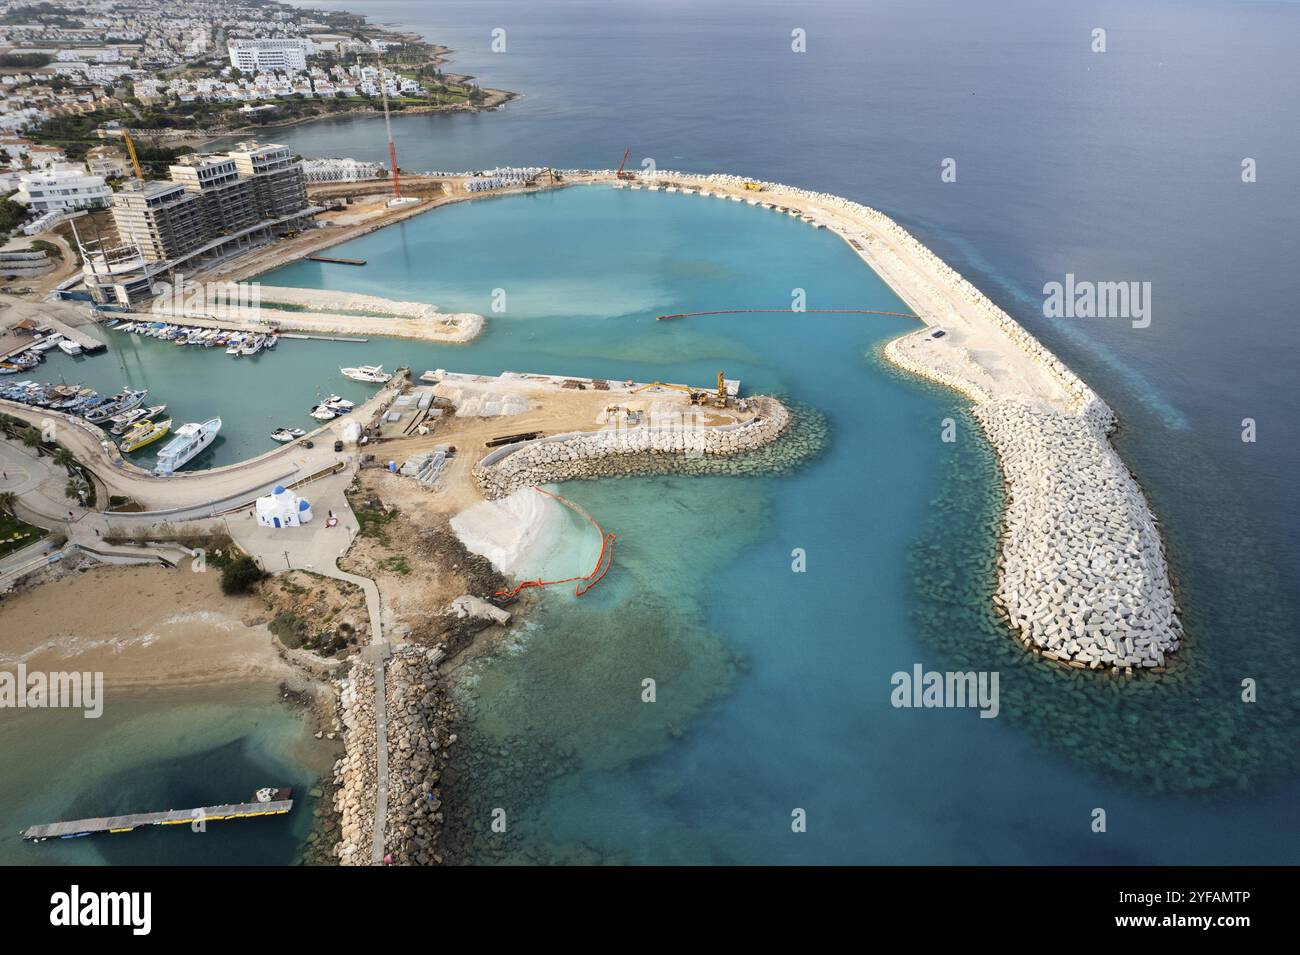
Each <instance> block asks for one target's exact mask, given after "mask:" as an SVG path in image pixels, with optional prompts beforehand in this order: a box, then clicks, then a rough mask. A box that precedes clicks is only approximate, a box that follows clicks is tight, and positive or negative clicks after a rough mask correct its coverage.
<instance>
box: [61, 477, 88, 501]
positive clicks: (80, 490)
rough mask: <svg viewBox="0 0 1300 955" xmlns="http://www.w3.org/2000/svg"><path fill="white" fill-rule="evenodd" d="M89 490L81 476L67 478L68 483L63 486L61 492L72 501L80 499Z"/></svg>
mask: <svg viewBox="0 0 1300 955" xmlns="http://www.w3.org/2000/svg"><path fill="white" fill-rule="evenodd" d="M89 490H90V485H88V484H87V483H86V482H85V481H83V480H82V479H81V478H76V477H74V478H68V483H67V484H65V485H64V486H63V493H64V494H66V495H67V496H68V497H69V498H71V499H72V500H74V501H80V500H81V499H82V498H83V497H84V496H85V494H86V492H87V491H89Z"/></svg>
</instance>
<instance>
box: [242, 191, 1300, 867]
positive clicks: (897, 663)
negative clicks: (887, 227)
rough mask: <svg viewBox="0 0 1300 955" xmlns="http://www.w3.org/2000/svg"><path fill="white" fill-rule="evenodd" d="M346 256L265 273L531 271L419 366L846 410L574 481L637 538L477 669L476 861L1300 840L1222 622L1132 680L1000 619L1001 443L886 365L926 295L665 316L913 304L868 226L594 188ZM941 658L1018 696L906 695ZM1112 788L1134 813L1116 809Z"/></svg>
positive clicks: (471, 816) (1132, 852) (430, 278)
mask: <svg viewBox="0 0 1300 955" xmlns="http://www.w3.org/2000/svg"><path fill="white" fill-rule="evenodd" d="M337 251H338V252H339V254H341V255H346V256H356V257H362V258H366V259H368V260H369V262H370V265H368V266H366V267H365V268H364V269H351V268H346V267H338V266H336V267H330V266H328V265H320V264H317V263H299V264H295V265H293V266H289V267H287V268H284V269H281V270H278V271H276V272H274V273H272V274H270V275H267V276H264V277H263V278H264V280H265V281H267V282H268V283H272V284H290V285H292V284H301V285H306V286H312V287H327V288H343V289H349V290H353V291H367V292H377V293H380V294H390V295H394V296H398V297H411V298H416V299H421V300H425V301H433V302H436V303H438V304H439V305H441V306H443V307H446V308H449V309H469V310H480V311H483V310H486V309H487V308H489V307H490V304H489V303H490V301H491V295H492V292H493V290H494V289H497V288H503V289H505V290H506V293H507V301H508V311H507V312H506V313H505V314H490V316H489V317H490V325H489V329H488V332H487V333H486V335H485V336H484V337H483V338H482V339H481V340H480V341H478V342H476V343H474V344H473V345H471V346H469V347H466V348H450V347H432V346H411V345H398V344H393V345H385V346H376V351H378V350H379V348H381V347H382V348H388V347H392V348H394V349H396V350H398V351H399V352H400V353H401V355H402V356H404V360H405V362H406V363H410V364H412V365H413V367H414V368H415V369H416V370H417V371H419V370H420V368H421V365H420V360H419V359H421V358H422V359H425V361H426V363H427V364H428V365H430V366H437V367H447V368H449V369H453V370H466V371H475V372H486V373H495V372H499V371H502V370H531V371H546V372H555V373H563V374H584V375H608V376H611V377H623V376H627V377H636V378H640V379H650V378H655V377H657V378H663V379H667V380H681V381H689V382H694V383H704V382H708V381H710V380H711V379H712V377H713V375H714V374H716V370H717V369H718V368H720V367H721V368H725V370H726V372H727V374H728V376H729V377H738V378H741V379H742V380H743V381H744V383H745V389H746V391H748V392H751V393H753V392H776V393H783V394H788V395H791V396H794V397H796V398H797V399H798V400H800V401H802V402H806V403H807V404H809V405H811V406H812V407H814V408H815V409H817V410H818V411H820V412H821V413H822V414H824V415H825V416H826V419H827V422H828V425H829V429H830V444H829V447H828V449H827V450H826V452H825V453H824V454H823V455H822V456H821V457H819V458H818V459H816V460H815V461H813V462H811V463H809V464H808V465H807V466H806V467H805V468H803V469H802V470H801V471H799V472H798V473H797V474H795V475H793V476H786V477H709V478H671V479H627V480H617V481H609V482H597V483H588V482H579V483H573V484H569V485H566V486H564V487H563V489H562V490H563V493H564V494H565V495H566V496H568V497H570V498H572V499H573V500H575V501H577V502H578V503H580V504H582V505H583V506H584V507H585V508H587V509H588V510H589V511H590V512H591V513H592V514H593V515H594V516H596V518H597V519H598V520H599V521H600V522H601V523H602V525H603V526H604V527H605V528H606V529H607V530H612V531H614V532H615V533H617V534H618V535H619V544H618V551H617V558H616V561H615V567H614V571H613V572H612V573H611V575H610V577H608V578H607V579H606V581H604V582H602V584H601V585H600V587H598V588H597V589H596V590H595V591H593V592H592V593H591V594H589V595H588V596H586V597H584V598H582V599H581V600H578V599H575V598H574V597H573V596H572V595H570V594H568V593H564V592H548V593H547V595H546V596H545V597H544V598H543V600H542V602H541V604H540V606H538V607H537V608H536V609H535V611H534V612H533V613H531V614H530V615H529V619H528V622H527V623H526V624H525V625H524V626H523V627H521V628H519V630H518V631H517V632H516V633H515V634H514V635H513V637H512V640H511V643H510V647H509V649H508V651H507V652H504V653H502V654H500V655H499V656H497V657H496V658H493V659H491V660H489V661H485V662H482V663H480V664H477V665H476V668H475V672H474V673H473V674H472V675H471V677H470V678H469V680H468V684H469V685H468V687H467V692H466V694H465V697H466V700H467V701H468V703H469V705H470V706H471V710H472V714H473V727H472V728H471V730H470V737H471V738H470V744H471V745H470V746H468V747H467V748H466V750H465V753H466V757H465V763H464V765H463V767H462V768H463V770H464V771H465V774H466V777H467V779H468V785H469V789H470V792H469V795H470V807H469V810H468V814H467V815H466V816H465V817H463V818H461V819H460V820H458V825H457V827H455V831H456V833H457V835H459V836H460V837H462V839H463V842H464V847H465V848H466V850H467V851H468V852H469V853H470V854H471V856H472V857H474V858H478V859H480V860H484V861H489V860H512V861H513V860H521V859H525V860H538V861H553V860H563V859H593V858H600V859H615V860H622V861H635V862H687V861H689V862H775V861H802V862H849V861H867V862H902V861H917V862H920V861H925V862H1013V863H1015V862H1058V863H1060V862H1085V861H1092V862H1172V861H1193V860H1200V861H1248V860H1256V861H1258V860H1261V859H1268V860H1273V861H1283V860H1287V859H1289V858H1291V853H1292V848H1291V846H1290V844H1289V843H1288V842H1287V841H1286V840H1279V839H1277V838H1276V836H1277V833H1278V831H1279V830H1283V831H1292V830H1293V827H1294V823H1293V822H1291V821H1289V817H1288V815H1287V814H1286V813H1285V811H1284V806H1285V805H1286V800H1287V799H1288V798H1290V797H1289V792H1290V790H1289V784H1286V785H1283V787H1282V788H1281V789H1278V788H1276V785H1277V783H1276V775H1275V771H1276V770H1277V769H1278V768H1279V759H1281V758H1282V757H1283V754H1285V753H1286V752H1288V751H1289V747H1290V746H1291V745H1292V743H1293V736H1292V735H1291V731H1290V730H1288V729H1287V727H1286V725H1285V723H1284V722H1279V719H1278V714H1277V712H1276V711H1275V710H1273V709H1271V708H1270V709H1269V710H1263V709H1261V710H1260V711H1258V712H1259V714H1260V715H1258V716H1256V711H1253V710H1250V709H1249V708H1246V707H1243V706H1242V705H1241V704H1240V703H1239V702H1237V697H1236V693H1235V692H1234V685H1235V678H1236V674H1237V673H1239V672H1241V671H1240V668H1241V667H1243V666H1251V665H1252V662H1253V661H1252V660H1251V658H1250V657H1249V655H1247V657H1246V658H1245V659H1243V658H1242V657H1241V656H1240V655H1239V654H1237V653H1235V652H1234V649H1233V647H1232V646H1231V645H1228V646H1223V645H1218V646H1215V647H1213V648H1210V647H1207V646H1205V644H1204V643H1201V642H1194V646H1195V648H1196V652H1194V653H1189V654H1188V655H1187V657H1188V660H1189V661H1190V663H1189V665H1188V666H1186V667H1185V668H1184V669H1183V670H1182V671H1181V672H1179V673H1177V674H1174V675H1171V676H1169V677H1168V678H1167V679H1165V680H1151V679H1146V680H1134V681H1132V682H1130V683H1122V682H1120V681H1115V680H1113V679H1110V678H1099V677H1096V676H1095V675H1089V674H1083V675H1079V674H1075V673H1065V672H1062V671H1060V670H1059V669H1057V668H1054V667H1048V666H1044V665H1041V664H1037V663H1034V662H1033V661H1032V660H1030V659H1029V658H1027V657H1026V656H1025V655H1024V654H1023V652H1022V651H1020V650H1019V649H1018V647H1017V646H1016V645H1015V644H1014V643H1012V641H1011V640H1010V638H1009V637H1008V636H1007V635H1006V633H1005V631H1004V630H1002V628H1001V627H1000V625H998V624H996V622H995V621H992V620H991V619H990V614H989V602H988V594H989V593H990V592H991V588H992V582H993V554H994V549H995V540H996V526H997V515H998V509H999V505H1000V498H999V491H998V481H997V475H996V470H995V467H994V464H993V461H992V458H991V456H990V454H989V451H988V449H987V447H986V446H985V445H984V443H983V441H982V440H981V439H980V437H979V436H978V432H977V431H976V430H975V429H974V426H973V425H972V423H971V422H970V421H969V419H968V418H967V417H966V416H965V415H964V413H963V411H962V402H961V401H959V400H958V399H956V398H955V397H954V396H952V395H950V394H948V393H946V392H944V391H942V390H939V389H935V388H932V387H929V386H926V385H923V384H919V383H916V382H914V381H911V380H908V379H905V378H904V377H903V376H900V375H897V374H895V373H893V372H892V371H890V370H888V369H887V368H886V367H885V366H884V365H882V363H881V362H880V361H879V360H878V359H877V358H876V356H875V354H874V349H875V348H876V347H877V346H878V344H879V343H880V342H882V341H884V340H886V339H887V338H889V337H891V336H893V335H895V334H898V333H900V332H902V331H904V330H906V329H907V328H909V327H911V326H910V323H909V322H907V321H906V320H901V319H884V318H871V319H866V320H864V319H861V318H835V317H829V316H814V315H805V316H800V317H792V316H753V315H749V316H732V317H721V316H720V317H714V318H707V319H693V320H687V321H681V322H675V323H658V322H655V321H654V316H655V315H656V314H661V313H669V312H678V311H693V310H707V309H709V308H724V307H728V306H732V307H735V306H738V305H747V306H764V305H780V304H782V303H785V302H788V301H789V297H790V294H791V290H792V289H793V288H796V287H799V288H806V289H815V290H816V294H815V296H813V297H812V298H811V299H810V302H809V304H810V306H826V307H833V306H861V307H867V308H883V309H896V308H898V307H899V303H898V301H897V299H896V298H895V297H894V296H893V295H892V293H891V292H890V291H889V290H888V289H887V288H886V287H884V286H883V285H882V283H881V282H880V281H879V280H878V279H877V278H876V276H874V275H873V274H872V273H871V272H869V271H868V270H866V269H865V268H864V267H862V266H861V265H860V264H859V263H858V261H857V259H856V257H855V256H853V255H852V253H851V252H850V250H849V249H848V248H847V247H846V246H845V245H844V244H843V243H842V242H841V240H839V239H838V238H836V237H834V236H832V235H830V234H828V233H825V232H815V231H813V230H811V229H810V228H809V227H808V226H806V225H804V224H802V223H799V222H796V221H793V220H790V219H788V218H786V217H784V216H779V215H775V214H772V213H768V212H766V211H764V210H761V209H755V208H752V207H749V206H746V205H743V204H736V203H730V202H725V201H719V200H708V199H704V198H702V197H689V196H682V195H670V194H662V193H661V194H649V193H633V192H621V191H616V190H610V189H608V188H603V187H592V188H575V189H569V190H564V191H562V192H559V193H553V194H548V195H544V196H530V197H515V198H500V199H491V200H486V201H480V202H475V203H468V204H463V205H459V206H454V207H449V208H447V209H443V210H438V211H436V212H434V213H431V214H429V215H427V216H421V217H417V218H415V219H413V220H410V221H409V222H407V223H405V224H404V225H402V226H399V227H397V228H395V229H393V230H389V231H387V232H382V233H375V234H372V235H370V236H367V237H364V238H362V239H359V240H357V241H355V242H351V243H347V244H346V245H344V246H341V247H339V248H338V250H337ZM285 354H286V355H287V354H289V353H288V352H287V351H286V352H285ZM416 356H418V358H417V357H416ZM279 357H283V356H279ZM394 360H397V359H394ZM949 416H951V417H953V418H955V419H956V421H957V422H958V430H959V439H958V441H957V442H956V444H953V445H946V444H943V443H942V442H941V441H940V440H939V433H940V428H941V422H942V420H943V419H944V418H945V417H949ZM795 548H802V549H803V550H804V551H805V552H806V554H807V560H808V570H807V572H806V573H803V574H796V573H793V572H792V571H791V559H792V557H791V554H792V551H793V550H794V549H795ZM1207 642H1208V641H1207ZM1258 649H1259V650H1263V649H1264V648H1258ZM915 663H921V664H923V665H924V666H925V667H927V668H929V669H938V670H946V669H958V668H960V669H989V670H998V671H999V672H1000V673H1001V696H1002V713H1001V715H1000V716H999V717H998V718H997V719H992V720H981V719H978V718H977V717H976V714H975V713H974V712H973V711H970V710H964V711H936V710H925V711H917V710H900V709H894V708H892V707H891V706H890V705H889V689H890V685H889V678H890V675H891V674H892V673H893V672H895V671H897V670H908V669H910V668H911V667H912V666H913V665H914V664H915ZM1251 672H1256V671H1253V670H1252V671H1251ZM646 678H651V679H654V680H655V681H656V686H657V702H655V703H653V704H647V703H643V702H642V701H641V695H640V694H641V688H642V681H643V680H644V679H646ZM495 807H506V808H507V810H508V813H510V815H511V818H512V819H513V820H514V823H513V824H512V828H511V830H510V833H509V835H508V836H506V837H504V838H503V837H499V836H492V835H490V834H489V833H488V831H487V822H486V821H487V820H488V818H489V813H490V810H491V809H492V808H495ZM1046 807H1052V808H1051V809H1050V810H1049V809H1047V808H1046ZM1096 807H1102V808H1106V809H1107V810H1108V813H1109V814H1110V818H1111V820H1112V821H1111V833H1112V835H1114V836H1118V838H1105V837H1102V838H1098V837H1097V836H1095V835H1094V834H1093V833H1091V832H1090V831H1089V827H1088V822H1089V820H1090V815H1089V813H1090V812H1091V810H1092V809H1093V808H1096ZM797 808H802V809H805V810H807V812H808V817H809V820H810V822H809V827H808V832H807V833H804V834H800V835H795V834H793V833H792V832H791V830H790V818H791V816H790V814H791V812H792V811H793V810H794V809H797ZM1171 831H1176V832H1179V833H1182V834H1184V835H1186V834H1190V833H1196V839H1195V840H1194V842H1193V841H1188V840H1187V839H1173V838H1170V835H1169V834H1170V832H1171Z"/></svg>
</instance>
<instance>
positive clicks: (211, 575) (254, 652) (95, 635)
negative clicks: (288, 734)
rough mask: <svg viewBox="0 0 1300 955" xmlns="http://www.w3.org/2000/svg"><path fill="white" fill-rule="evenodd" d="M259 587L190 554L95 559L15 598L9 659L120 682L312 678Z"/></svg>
mask: <svg viewBox="0 0 1300 955" xmlns="http://www.w3.org/2000/svg"><path fill="white" fill-rule="evenodd" d="M264 617H265V610H264V609H263V606H262V602H261V601H260V600H259V599H257V598H255V597H227V596H225V595H224V594H222V592H221V575H220V573H219V572H217V571H214V570H210V571H208V572H206V573H194V572H193V571H192V570H190V568H189V566H188V565H187V564H184V563H182V565H181V566H180V567H177V568H175V569H172V570H164V569H163V568H161V567H149V566H133V567H95V568H93V569H91V570H87V571H84V572H75V573H72V574H69V575H67V576H64V577H62V578H60V579H58V580H55V581H53V582H51V583H46V584H42V585H41V586H39V587H34V588H32V589H30V590H27V591H25V592H22V593H19V594H16V595H14V596H11V597H7V598H5V600H4V602H3V604H0V621H2V622H3V626H2V627H0V668H3V669H6V670H13V669H14V668H15V667H16V666H17V665H18V664H20V663H22V664H26V666H27V669H28V671H29V672H30V671H35V670H40V671H50V670H78V671H91V672H102V673H103V674H104V685H105V689H106V696H107V698H108V699H109V701H110V703H111V698H112V693H113V690H114V689H115V688H131V689H139V688H144V687H179V686H189V685H197V684H217V683H236V682H257V683H274V682H280V681H283V682H286V683H289V684H291V685H297V686H302V685H305V680H304V678H303V676H302V675H301V674H300V673H299V671H298V670H296V669H294V668H293V667H292V666H290V665H289V664H287V663H286V662H284V660H282V659H281V658H280V656H279V654H278V653H277V651H276V648H275V645H274V643H273V639H274V638H273V637H272V636H271V633H270V632H269V631H268V630H267V629H266V627H265V626H263V625H262V623H261V621H262V619H263V618H264Z"/></svg>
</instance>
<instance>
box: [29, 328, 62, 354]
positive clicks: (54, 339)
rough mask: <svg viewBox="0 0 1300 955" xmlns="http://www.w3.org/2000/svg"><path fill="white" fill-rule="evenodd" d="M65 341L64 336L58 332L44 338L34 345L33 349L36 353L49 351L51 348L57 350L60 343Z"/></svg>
mask: <svg viewBox="0 0 1300 955" xmlns="http://www.w3.org/2000/svg"><path fill="white" fill-rule="evenodd" d="M61 341H63V336H62V335H60V334H59V333H58V332H55V333H54V334H53V335H46V336H45V337H44V338H42V339H40V340H39V341H36V342H34V343H32V348H33V349H34V350H36V351H41V352H45V351H49V350H50V349H51V348H57V347H58V344H59V342H61Z"/></svg>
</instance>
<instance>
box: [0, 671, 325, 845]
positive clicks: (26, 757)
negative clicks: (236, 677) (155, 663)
mask: <svg viewBox="0 0 1300 955" xmlns="http://www.w3.org/2000/svg"><path fill="white" fill-rule="evenodd" d="M277 697H278V694H277V692H276V686H275V684H269V685H245V686H230V685H221V686H216V685H214V686H203V687H190V688H184V689H180V688H174V689H168V690H163V691H159V690H150V691H148V692H143V691H138V692H127V693H124V694H118V695H115V696H113V698H112V699H111V700H110V701H109V702H108V703H107V704H106V705H105V707H104V713H103V715H102V716H101V717H100V718H99V719H94V720H88V719H85V718H84V717H83V716H82V715H81V712H80V711H79V710H23V711H19V710H11V711H7V712H6V714H5V718H4V719H3V720H2V721H0V751H2V752H4V753H5V756H6V760H7V765H8V767H9V768H8V771H7V772H5V773H4V775H3V777H2V778H0V864H3V865H96V864H108V865H189V864H195V863H202V864H209V865H229V864H266V865H285V864H288V863H291V862H294V861H295V860H296V859H297V857H298V856H299V854H300V851H301V847H302V844H303V841H304V840H305V839H306V837H307V834H308V832H309V831H310V828H311V822H312V813H313V810H314V809H315V808H316V805H317V801H316V800H315V799H312V798H310V797H309V796H308V790H309V788H310V787H311V786H312V785H314V784H315V782H316V779H317V776H318V774H319V773H320V772H322V771H323V770H324V769H325V768H326V767H325V766H322V765H321V756H320V753H319V752H316V753H315V754H314V755H312V754H309V753H308V752H307V750H308V748H309V747H310V743H311V740H310V739H309V738H307V735H306V731H305V725H306V718H305V715H304V714H303V713H302V712H301V711H293V710H289V709H287V708H286V707H285V706H284V705H283V704H281V703H280V702H279V700H278V698H277ZM319 746H320V744H317V748H318V749H319ZM308 764H311V765H314V767H315V768H314V771H313V770H311V769H308V768H307V767H308ZM20 768H21V769H20ZM267 785H287V786H293V787H294V789H295V794H294V795H295V801H296V805H295V807H294V809H293V811H292V813H291V814H290V815H289V816H287V817H274V818H269V819H249V820H239V821H235V822H213V823H210V824H209V825H208V828H207V831H206V832H192V831H191V830H190V827H189V826H167V827H159V828H146V829H141V830H137V831H135V832H131V833H126V834H113V835H102V836H92V837H87V838H83V839H71V840H50V841H47V842H43V843H28V842H23V841H22V839H20V838H19V836H18V833H19V832H20V831H21V830H23V829H25V828H26V827H27V826H30V825H32V824H34V823H38V822H55V821H57V820H60V819H83V818H89V817H94V816H103V815H113V814H117V813H130V812H147V811H154V810H163V809H190V808H195V807H199V806H207V805H214V804H219V803H225V802H239V801H243V800H246V799H249V798H250V797H251V796H252V794H253V793H254V792H256V791H257V790H258V789H259V788H261V787H263V786H267Z"/></svg>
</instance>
